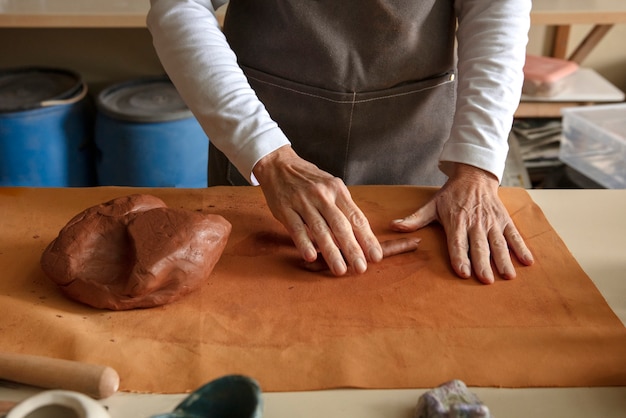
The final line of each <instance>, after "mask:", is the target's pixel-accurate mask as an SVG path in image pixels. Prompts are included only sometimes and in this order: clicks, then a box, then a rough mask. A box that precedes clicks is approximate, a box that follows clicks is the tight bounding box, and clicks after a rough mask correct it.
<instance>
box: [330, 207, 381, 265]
mask: <svg viewBox="0 0 626 418" xmlns="http://www.w3.org/2000/svg"><path fill="white" fill-rule="evenodd" d="M338 207H339V208H340V209H341V211H342V212H343V213H344V214H345V216H346V218H347V219H348V221H349V223H350V225H351V228H352V234H353V235H354V237H355V238H356V240H357V243H358V245H359V250H358V251H351V250H350V249H349V248H344V247H342V250H343V252H344V256H345V257H346V258H348V259H349V260H354V261H356V260H357V259H358V258H359V257H361V255H363V254H365V257H366V258H367V260H369V261H373V262H375V263H377V262H379V261H380V260H382V259H383V250H382V248H381V244H380V242H379V241H378V238H377V237H376V235H374V232H372V228H371V227H370V224H369V221H368V220H367V217H366V216H365V214H364V213H363V212H362V211H361V209H359V207H358V206H357V205H356V204H355V203H354V202H353V201H352V198H351V197H350V196H348V197H347V198H345V197H344V198H343V199H341V200H340V201H339V202H338ZM350 242H351V240H350ZM349 245H350V244H349ZM354 261H353V263H354Z"/></svg>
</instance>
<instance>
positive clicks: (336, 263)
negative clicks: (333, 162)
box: [254, 146, 383, 276]
mask: <svg viewBox="0 0 626 418" xmlns="http://www.w3.org/2000/svg"><path fill="white" fill-rule="evenodd" d="M254 175H255V177H256V178H257V180H258V181H259V184H260V185H261V188H262V189H263V194H264V195H265V200H266V201H267V204H268V206H269V208H270V210H271V211H272V214H273V215H274V217H275V218H276V219H278V220H279V221H280V222H281V223H282V224H283V225H284V226H285V228H286V229H287V231H288V232H289V235H291V238H292V240H293V242H294V244H295V245H296V247H297V248H298V251H299V252H300V254H301V256H302V258H303V259H304V260H305V261H309V262H311V261H314V260H315V259H316V258H317V251H318V250H317V249H319V251H320V252H321V254H322V256H323V257H324V260H326V263H327V264H328V266H329V267H330V270H331V271H332V273H333V274H334V275H336V276H341V275H343V274H345V273H346V272H347V270H348V267H350V266H351V267H352V269H353V270H354V272H356V273H364V272H365V271H366V270H367V262H368V261H372V262H378V261H380V260H381V259H382V257H383V254H382V249H381V247H380V243H379V242H378V239H377V238H376V236H375V235H374V233H373V232H372V230H371V228H370V225H369V222H368V220H367V218H366V217H365V215H364V214H363V212H362V211H361V210H360V209H359V208H358V207H357V205H356V204H355V203H354V201H353V200H352V197H351V196H350V192H349V191H348V188H347V187H346V185H345V184H344V183H343V181H342V180H341V179H339V178H337V177H333V176H332V175H331V174H329V173H327V172H325V171H323V170H320V169H319V168H318V167H317V166H315V165H314V164H311V163H309V162H308V161H305V160H304V159H302V158H300V157H299V156H298V155H297V154H296V153H295V151H294V150H293V149H292V148H291V147H290V146H284V147H282V148H279V149H278V150H276V151H274V152H272V153H271V154H269V155H267V156H265V157H263V158H262V159H261V160H260V161H259V162H258V163H257V164H256V165H255V167H254ZM316 246H317V248H316ZM346 263H347V264H346Z"/></svg>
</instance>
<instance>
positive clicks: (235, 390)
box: [152, 375, 263, 418]
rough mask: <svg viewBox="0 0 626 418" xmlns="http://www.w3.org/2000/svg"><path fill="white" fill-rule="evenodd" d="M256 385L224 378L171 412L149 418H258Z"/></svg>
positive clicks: (242, 379) (241, 378) (243, 378)
mask: <svg viewBox="0 0 626 418" xmlns="http://www.w3.org/2000/svg"><path fill="white" fill-rule="evenodd" d="M262 415H263V398H262V397H261V388H260V387H259V384H258V383H257V382H256V381H255V380H254V379H251V378H249V377H247V376H241V375H227V376H223V377H220V378H218V379H215V380H212V381H211V382H209V383H207V384H206V385H204V386H202V387H200V388H199V389H197V390H196V391H195V392H193V393H191V394H190V395H189V396H188V397H187V398H185V400H184V401H182V402H181V403H180V404H179V405H178V406H177V407H176V408H175V409H174V411H172V412H170V413H167V414H161V415H155V416H153V417H152V418H261V417H262Z"/></svg>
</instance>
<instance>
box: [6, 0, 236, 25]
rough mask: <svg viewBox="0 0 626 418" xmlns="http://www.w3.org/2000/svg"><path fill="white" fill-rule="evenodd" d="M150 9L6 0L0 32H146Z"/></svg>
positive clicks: (91, 0)
mask: <svg viewBox="0 0 626 418" xmlns="http://www.w3.org/2000/svg"><path fill="white" fill-rule="evenodd" d="M149 8H150V2H149V0H80V1H76V0H4V1H0V28H145V27H146V15H147V13H148V9H149ZM223 15H224V7H222V8H220V9H219V10H218V12H217V16H218V20H220V22H222V19H223Z"/></svg>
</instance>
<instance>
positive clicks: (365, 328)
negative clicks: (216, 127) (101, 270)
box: [0, 186, 626, 393]
mask: <svg viewBox="0 0 626 418" xmlns="http://www.w3.org/2000/svg"><path fill="white" fill-rule="evenodd" d="M434 191H435V190H434V189H430V188H417V187H408V186H407V187H396V186H360V187H353V188H351V192H352V194H353V197H354V199H355V200H356V201H357V202H358V203H359V205H360V206H361V208H362V209H363V211H364V212H365V213H366V214H367V215H368V217H369V219H370V222H371V224H372V227H373V229H374V231H375V232H376V234H377V235H378V236H379V238H380V239H381V240H383V239H389V238H393V237H397V236H402V235H401V234H397V233H393V232H391V231H390V230H389V229H388V223H389V221H390V220H391V219H395V218H397V217H401V216H405V215H407V214H409V213H411V212H413V211H414V210H415V209H416V208H417V207H419V206H420V205H421V204H423V203H424V202H425V201H426V200H427V199H428V198H429V197H430V196H431V195H432V194H433V193H434ZM137 192H140V193H150V194H154V195H155V196H157V197H160V198H162V199H163V200H164V201H165V202H166V203H167V204H168V205H169V206H170V207H182V208H187V209H190V210H200V211H203V212H206V213H218V214H221V215H222V216H224V217H225V218H226V219H228V220H229V221H230V222H231V223H232V224H233V231H232V234H231V237H230V239H229V243H228V245H227V247H226V250H225V252H224V254H223V256H222V258H221V259H220V261H219V262H218V264H217V266H216V267H215V270H214V271H213V273H212V275H211V276H210V277H209V278H208V279H207V282H206V284H205V285H204V286H203V287H202V289H201V290H200V291H198V292H196V293H194V294H191V295H189V296H187V297H185V298H184V299H183V300H180V301H179V302H176V303H173V304H170V305H166V306H163V307H159V308H152V309H146V310H135V311H123V312H112V311H102V310H96V309H92V308H90V307H87V306H83V305H81V304H78V303H76V302H73V301H70V300H67V299H66V298H64V297H63V296H62V294H61V293H60V292H59V290H58V289H57V288H56V287H55V285H54V284H53V283H52V282H51V281H50V280H48V279H47V278H46V277H45V275H44V273H43V272H42V270H41V268H40V266H39V258H40V256H41V253H42V251H43V250H44V248H45V247H46V246H47V244H48V243H49V242H50V241H52V239H54V238H55V237H56V235H57V234H58V231H59V230H60V229H61V228H62V227H63V226H64V225H65V223H66V222H67V221H68V220H69V219H70V218H72V217H73V216H74V215H75V214H77V213H78V212H80V211H82V210H83V209H85V208H87V207H90V206H93V205H95V204H98V203H102V202H104V201H107V200H110V199H112V198H115V197H118V196H122V195H127V194H131V193H137ZM501 195H502V198H503V201H504V202H505V204H506V206H507V208H508V210H509V211H510V213H511V215H512V217H513V220H514V221H515V223H516V224H517V226H518V228H519V229H520V231H521V233H522V235H523V236H524V238H525V239H526V242H527V244H528V245H529V246H530V248H531V250H532V251H533V253H534V255H535V258H536V262H535V265H534V266H532V267H523V266H521V265H519V263H517V264H516V266H517V272H518V277H517V278H516V279H514V280H511V281H506V280H502V279H500V278H497V279H496V282H495V283H494V284H493V285H490V286H485V285H481V284H479V283H478V281H477V280H475V279H470V280H462V279H459V278H457V277H456V276H455V275H454V274H453V272H452V270H451V268H450V267H449V265H448V258H447V257H448V255H447V249H446V245H445V238H444V234H443V231H442V229H441V228H440V227H439V226H437V225H433V226H429V227H427V228H425V229H423V230H420V231H418V232H416V233H412V234H411V235H412V236H417V237H421V238H422V241H421V244H420V248H419V250H418V251H417V252H415V253H408V254H403V255H399V256H395V257H393V258H389V259H385V260H383V261H382V262H380V263H378V264H375V265H371V266H370V268H369V270H368V272H367V273H366V274H364V275H360V276H355V275H351V276H346V277H342V278H335V277H333V276H331V275H330V274H323V273H322V274H320V273H311V272H308V271H304V270H302V269H301V268H300V266H299V258H298V255H297V252H296V250H295V248H294V247H293V245H292V243H291V241H290V239H289V237H288V235H287V234H286V232H285V230H284V228H283V227H282V225H280V224H279V223H278V222H277V221H276V220H274V218H273V217H272V216H271V214H270V212H269V210H268V209H267V206H266V205H265V201H264V199H263V195H262V193H261V190H260V189H258V188H253V187H238V188H228V187H220V188H209V189H194V190H181V189H178V190H176V189H132V188H118V187H102V188H88V189H22V188H4V189H1V188H0V224H1V225H2V228H1V229H2V233H1V235H0V272H1V273H0V275H1V279H0V335H1V336H2V337H1V338H0V350H4V351H10V352H23V353H28V354H38V355H48V356H53V357H59V358H66V359H73V360H81V361H86V362H92V363H99V364H106V365H109V366H112V367H113V368H115V369H116V370H117V371H118V372H119V374H120V376H121V390H124V391H132V392H153V393H180V392H186V391H191V390H194V389H196V388H197V387H199V386H201V385H202V384H204V383H206V382H208V381H209V380H212V379H214V378H216V377H219V376H222V375H224V374H229V373H241V374H246V375H248V376H251V377H254V378H255V379H257V380H258V381H259V383H260V384H261V387H262V389H263V390H264V391H298V390H316V389H329V388H341V387H357V388H426V387H434V386H436V385H439V384H441V383H443V382H445V381H447V380H450V379H453V378H454V379H461V380H463V381H465V383H467V384H468V385H470V386H496V387H539V386H611V385H626V329H625V328H624V326H623V325H622V324H621V322H620V321H619V319H618V318H617V317H616V316H615V314H614V313H613V312H612V311H611V309H610V308H609V306H608V305H607V304H606V302H605V301H604V299H603V298H602V296H601V295H600V293H599V292H598V290H597V289H596V287H595V286H594V285H593V283H592V282H591V280H590V279H589V278H588V277H587V276H586V274H585V273H584V272H583V271H582V269H581V268H580V267H579V265H578V264H577V262H576V261H575V260H574V259H573V257H572V255H571V254H570V252H569V251H568V250H567V248H566V247H565V245H564V244H563V242H562V241H561V239H560V238H559V236H558V235H557V234H556V233H555V231H554V230H553V229H552V228H551V227H550V225H549V224H548V222H547V221H546V219H545V218H544V216H543V214H542V212H541V210H540V209H539V208H538V207H537V206H536V205H535V204H534V203H533V202H532V200H531V198H530V196H529V195H528V194H527V193H526V192H525V191H524V190H522V189H508V188H502V189H501Z"/></svg>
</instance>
